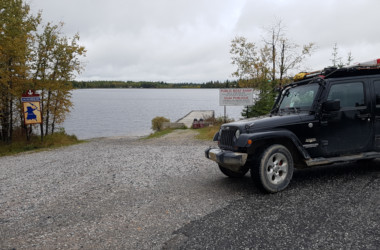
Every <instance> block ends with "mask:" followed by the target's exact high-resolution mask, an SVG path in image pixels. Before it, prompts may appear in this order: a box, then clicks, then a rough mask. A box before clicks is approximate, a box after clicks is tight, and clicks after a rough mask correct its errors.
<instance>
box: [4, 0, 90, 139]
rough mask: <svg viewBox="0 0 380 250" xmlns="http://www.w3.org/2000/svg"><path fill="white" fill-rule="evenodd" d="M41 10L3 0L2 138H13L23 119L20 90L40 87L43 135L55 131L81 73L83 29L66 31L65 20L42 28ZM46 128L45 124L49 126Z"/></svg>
mask: <svg viewBox="0 0 380 250" xmlns="http://www.w3.org/2000/svg"><path fill="white" fill-rule="evenodd" d="M40 23H41V15H40V14H37V15H36V16H33V15H31V14H30V8H29V5H28V4H25V3H24V2H23V1H22V0H0V140H1V141H3V142H8V143H9V142H11V141H12V136H13V131H14V129H15V128H23V129H25V130H26V127H25V126H24V125H23V110H22V107H21V95H22V93H24V92H25V91H26V90H28V89H31V88H32V89H36V90H37V91H39V92H40V94H41V97H42V106H41V107H42V114H43V118H44V121H43V124H42V125H41V135H42V136H43V135H46V134H48V133H53V132H54V128H55V125H56V124H58V123H61V122H63V120H64V118H65V115H66V114H67V112H68V111H69V108H70V107H71V106H72V104H71V102H70V90H71V89H72V87H71V84H70V81H71V80H73V77H74V73H80V71H81V69H82V68H81V62H80V61H79V57H80V56H84V55H85V52H86V51H85V49H84V47H82V46H80V45H79V44H78V41H79V35H75V36H74V37H73V38H67V37H65V36H64V35H63V34H62V33H61V31H60V28H61V27H62V24H59V25H52V24H47V25H45V26H44V27H43V32H42V33H41V34H38V33H37V30H38V26H39V25H40ZM44 128H45V129H44Z"/></svg>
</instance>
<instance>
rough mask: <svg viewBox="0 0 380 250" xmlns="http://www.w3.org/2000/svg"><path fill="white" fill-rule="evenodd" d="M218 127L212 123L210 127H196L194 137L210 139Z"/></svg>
mask: <svg viewBox="0 0 380 250" xmlns="http://www.w3.org/2000/svg"><path fill="white" fill-rule="evenodd" d="M219 129H220V125H214V126H210V127H204V128H200V129H197V131H198V135H197V136H196V137H195V138H197V139H200V140H212V139H213V138H214V135H215V133H216V132H218V131H219Z"/></svg>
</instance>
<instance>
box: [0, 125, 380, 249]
mask: <svg viewBox="0 0 380 250" xmlns="http://www.w3.org/2000/svg"><path fill="white" fill-rule="evenodd" d="M193 136H194V131H192V130H179V131H176V132H174V133H172V134H170V135H167V136H165V137H163V138H158V139H150V140H139V139H137V138H101V139H94V140H91V141H90V142H88V143H84V144H79V145H75V146H71V147H66V148H61V149H56V150H51V151H45V152H37V153H29V154H20V155H17V156H10V157H2V158H0V249H57V248H58V249H59V248H62V249H66V248H70V249H79V248H84V249H94V248H96V249H161V248H168V249H181V248H182V249H197V248H198V249H202V248H207V247H208V248H210V249H221V248H236V249H239V248H242V249H247V248H253V249H257V248H259V247H264V248H271V246H272V248H280V247H281V242H279V241H278V240H279V239H282V240H283V245H284V246H286V247H287V248H289V247H291V246H299V247H302V248H308V246H309V248H324V246H334V247H338V248H350V247H364V248H368V249H371V248H372V249H376V246H377V247H378V246H379V245H380V235H379V229H380V228H379V225H380V213H379V205H380V203H379V201H380V193H379V184H380V181H379V176H380V169H379V167H378V166H379V164H378V162H374V163H370V164H362V165H355V164H348V165H343V166H336V167H335V166H333V167H332V168H329V169H328V170H325V169H312V170H306V171H299V172H296V173H295V176H294V180H293V181H292V183H291V185H290V186H289V188H288V189H287V190H285V191H284V192H281V193H279V194H275V195H266V194H262V193H260V192H259V191H258V190H257V189H256V188H255V187H254V186H253V185H252V183H251V180H250V178H249V176H248V175H247V177H245V178H243V179H242V180H235V179H229V178H226V177H224V176H223V175H222V174H221V173H219V170H218V169H217V167H216V166H215V164H214V163H213V162H211V161H209V160H207V159H205V157H204V149H205V148H206V147H207V146H210V145H213V143H212V142H205V141H199V140H195V139H194V138H193ZM295 220H297V223H296V221H295ZM321 225H323V227H322V228H319V230H316V229H317V227H318V226H319V227H320V226H321ZM272 229H273V230H277V231H276V232H275V233H274V232H273V231H271V230H272ZM330 230H331V234H329V232H330ZM355 232H356V233H355ZM345 233H346V234H345ZM281 236H283V238H281ZM334 236H335V239H336V240H337V241H335V244H332V242H333V243H334ZM337 236H340V237H337ZM326 237H327V238H326ZM329 237H333V238H329ZM271 240H273V241H274V242H275V243H276V244H269V243H268V242H270V241H271ZM308 240H309V241H311V243H310V245H308V244H307V241H308ZM305 242H306V243H305ZM355 242H356V244H354V243H355ZM317 243H318V244H317Z"/></svg>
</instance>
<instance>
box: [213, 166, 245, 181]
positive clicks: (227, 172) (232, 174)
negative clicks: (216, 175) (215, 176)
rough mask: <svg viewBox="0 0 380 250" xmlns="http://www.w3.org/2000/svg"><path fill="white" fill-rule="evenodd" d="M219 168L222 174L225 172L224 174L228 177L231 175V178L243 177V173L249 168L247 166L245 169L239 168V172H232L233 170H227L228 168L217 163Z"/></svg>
mask: <svg viewBox="0 0 380 250" xmlns="http://www.w3.org/2000/svg"><path fill="white" fill-rule="evenodd" d="M219 169H220V171H221V172H222V173H223V174H225V175H227V176H228V177H231V178H242V177H244V175H245V174H246V173H247V172H248V170H249V168H247V169H243V170H241V171H240V172H234V171H232V170H229V169H228V168H225V167H223V166H221V165H219Z"/></svg>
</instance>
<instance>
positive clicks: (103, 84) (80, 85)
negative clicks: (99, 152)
mask: <svg viewBox="0 0 380 250" xmlns="http://www.w3.org/2000/svg"><path fill="white" fill-rule="evenodd" d="M72 86H73V87H74V88H76V89H89V88H160V89H166V88H168V89H169V88H170V89H174V88H235V87H238V81H229V80H226V81H224V82H220V81H209V82H205V83H166V82H162V81H161V82H149V81H138V82H134V81H72Z"/></svg>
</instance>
